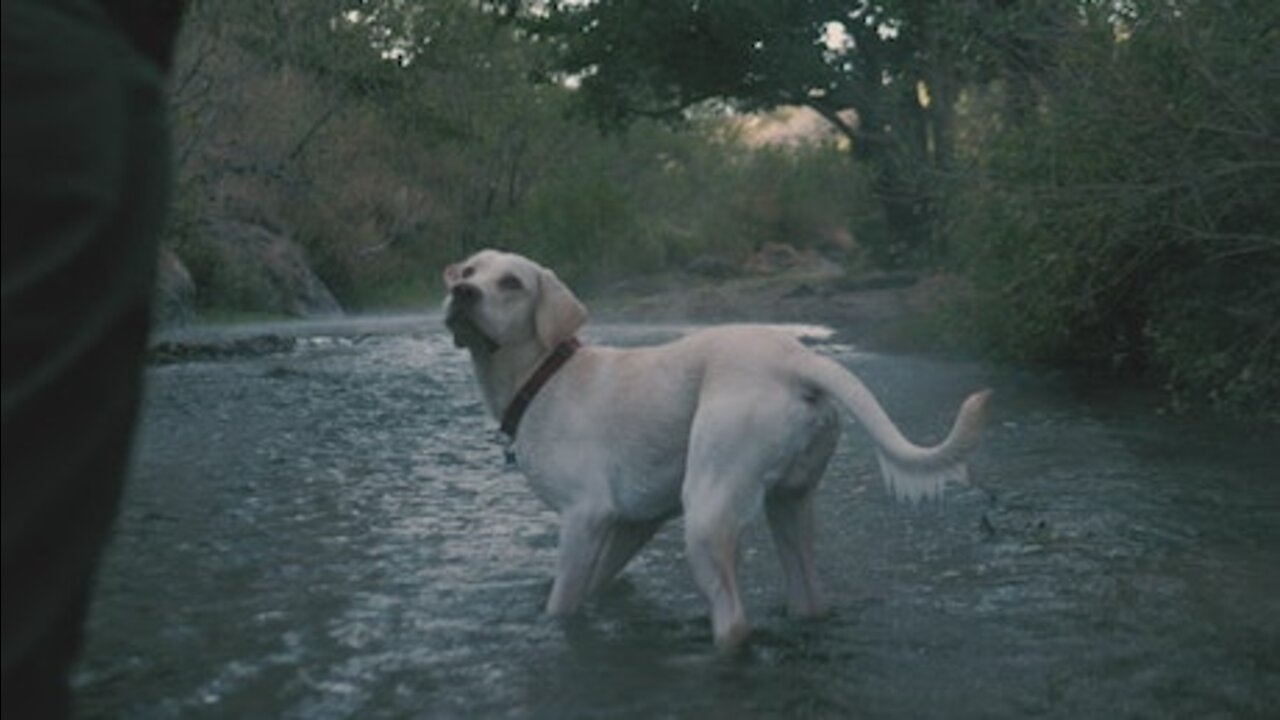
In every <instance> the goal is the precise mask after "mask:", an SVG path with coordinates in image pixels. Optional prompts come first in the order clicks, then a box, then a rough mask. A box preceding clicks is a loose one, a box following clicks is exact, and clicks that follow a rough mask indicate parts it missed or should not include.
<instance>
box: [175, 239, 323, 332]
mask: <svg viewBox="0 0 1280 720" xmlns="http://www.w3.org/2000/svg"><path fill="white" fill-rule="evenodd" d="M198 232H199V237H198V239H197V242H198V244H199V246H200V247H201V254H202V256H203V259H204V261H205V262H206V263H208V267H207V270H208V272H207V275H208V278H209V284H210V285H211V287H201V288H200V292H201V294H202V295H203V296H204V297H205V298H206V299H207V300H206V301H207V302H209V303H210V304H213V305H217V306H220V307H225V308H226V309H230V310H239V311H244V312H258V313H266V314H271V315H287V316H290V317H329V316H334V315H341V314H342V306H341V305H339V304H338V300H337V298H335V297H334V295H333V293H332V292H331V291H330V290H329V288H328V287H326V286H325V284H324V282H323V281H322V280H320V278H319V277H318V276H317V275H316V274H315V272H314V271H313V270H312V269H311V265H310V264H309V263H308V261H307V256H306V253H305V252H304V251H303V249H302V248H301V247H299V246H298V245H297V243H295V242H293V241H292V240H290V239H289V238H288V237H287V236H286V235H285V234H284V233H283V232H281V231H279V230H276V229H273V228H268V227H266V226H264V225H261V224H258V223H253V222H245V221H241V220H230V219H220V220H209V221H206V222H204V223H202V225H201V227H200V229H199V230H198Z"/></svg>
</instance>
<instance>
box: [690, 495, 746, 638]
mask: <svg viewBox="0 0 1280 720" xmlns="http://www.w3.org/2000/svg"><path fill="white" fill-rule="evenodd" d="M717 510H718V508H710V507H699V508H696V509H692V510H691V511H690V512H689V513H688V514H686V516H685V554H686V555H687V556H688V559H689V566H690V567H691V568H692V569H693V577H694V580H696V581H697V583H698V587H699V588H700V589H701V590H702V594H703V595H705V596H706V597H707V600H708V601H709V602H710V603H711V630H712V634H713V636H714V637H715V642H716V645H718V646H720V647H721V648H725V649H731V648H733V647H736V646H738V645H740V644H741V643H742V641H743V640H745V639H746V637H747V633H748V632H749V626H748V624H747V614H746V610H745V609H744V608H743V606H742V597H741V594H740V593H739V591H738V536H739V534H740V532H741V530H740V528H739V527H738V524H737V522H736V519H733V518H725V517H724V516H723V514H721V513H720V512H717Z"/></svg>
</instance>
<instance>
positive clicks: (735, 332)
mask: <svg viewBox="0 0 1280 720" xmlns="http://www.w3.org/2000/svg"><path fill="white" fill-rule="evenodd" d="M444 280H445V283H446V286H447V288H448V296H447V299H446V300H445V323H446V325H447V326H448V328H449V329H450V330H451V331H452V333H453V336H454V341H455V344H457V345H458V346H459V347H464V348H466V349H467V350H468V351H470V354H471V358H472V361H473V363H474V365H475V372H476V377H477V379H478V381H479V385H480V390H481V393H482V394H483V396H484V400H485V403H486V404H487V405H488V408H489V410H490V412H491V413H492V414H493V416H494V417H495V418H498V419H500V420H501V421H502V426H503V430H504V432H506V433H507V434H508V435H509V436H510V438H511V441H512V450H513V452H514V454H515V457H516V458H517V461H518V463H519V466H520V469H521V470H522V471H523V472H524V474H525V475H526V476H528V479H529V482H530V483H531V484H532V486H533V489H534V491H535V492H536V493H537V494H538V496H539V497H541V498H542V499H543V500H544V501H545V502H546V503H547V504H548V505H550V506H551V507H552V508H554V509H555V510H556V511H557V512H558V513H559V515H560V520H561V526H560V544H559V560H558V563H557V568H556V576H555V582H554V584H553V586H552V589H551V597H550V599H549V600H548V601H547V611H548V612H549V613H552V614H566V613H571V612H573V611H574V610H575V609H577V608H578V607H579V605H581V603H582V602H583V600H584V599H585V598H586V597H588V596H589V595H590V594H591V593H592V592H594V591H596V590H598V589H599V588H600V587H601V586H603V585H604V584H605V583H606V582H607V581H609V580H610V579H611V578H613V577H614V576H615V575H616V574H617V573H618V572H619V571H620V570H621V569H622V568H623V566H624V565H626V564H627V562H628V561H629V560H630V559H631V558H632V557H633V556H634V555H635V554H636V552H637V551H638V550H639V549H640V547H641V546H642V545H644V544H645V542H646V541H648V540H649V538H650V537H652V536H653V534H654V532H655V531H657V529H658V528H659V526H661V525H662V523H663V522H664V521H666V520H668V519H670V518H672V517H674V516H676V515H679V514H681V513H683V514H684V522H685V550H686V554H687V556H688V560H689V563H690V565H691V566H692V568H693V574H694V577H695V578H696V580H697V583H698V586H699V587H700V588H701V590H702V592H703V593H704V594H705V595H706V596H707V599H708V600H709V601H710V603H711V621H712V631H713V633H714V636H715V641H716V643H717V644H718V645H720V646H722V647H733V646H735V645H737V644H739V643H740V642H741V641H742V640H743V638H745V637H746V634H747V628H748V626H747V618H746V615H745V613H744V611H743V606H742V599H741V597H740V594H739V591H738V581H737V577H736V563H737V544H738V537H739V535H740V534H741V532H742V530H743V528H744V526H745V524H746V523H747V522H748V521H750V520H751V519H753V518H754V517H755V516H756V515H757V514H758V513H759V511H760V510H761V509H762V508H763V510H764V513H765V515H766V516H767V517H768V520H769V525H770V528H771V530H772V532H773V538H774V542H775V544H776V545H777V549H778V554H779V556H780V557H781V560H782V566H783V569H784V571H785V576H786V582H787V595H788V606H789V609H790V611H791V612H792V613H795V614H799V615H813V614H818V613H821V612H823V610H824V605H823V599H822V594H821V592H820V591H819V588H818V582H817V578H816V577H815V576H814V564H813V534H814V519H813V498H814V489H815V488H816V487H817V485H818V481H819V479H820V478H821V476H822V472H823V470H824V469H825V468H826V465H827V461H828V460H829V459H830V457H831V454H832V451H833V450H834V449H835V445H836V440H837V439H838V438H839V434H840V425H839V413H838V412H837V410H838V409H839V408H844V409H846V410H848V411H849V412H850V413H852V414H853V415H854V416H855V417H856V418H857V419H858V420H859V421H861V423H862V424H863V425H864V426H865V427H866V429H867V431H868V432H869V433H870V435H871V437H872V438H873V439H874V441H875V443H876V445H877V447H878V450H879V455H880V465H881V468H882V470H883V472H884V475H885V478H886V480H887V482H888V483H889V485H890V487H891V488H894V489H895V491H896V492H897V493H898V494H899V495H900V496H907V497H911V498H919V497H921V496H925V495H931V494H935V493H937V492H939V491H940V490H941V488H942V486H943V484H945V483H946V482H947V481H949V480H958V479H963V477H964V474H965V466H964V460H965V457H966V455H968V453H969V452H970V451H972V450H973V449H974V447H975V446H976V445H977V443H978V439H979V435H980V434H981V428H982V424H983V415H984V406H985V404H986V400H987V397H988V395H989V391H984V392H980V393H976V394H974V395H972V396H971V397H969V398H968V399H967V400H966V401H965V402H964V404H963V406H962V407H961V408H960V413H959V416H958V417H957V418H956V421H955V425H954V426H953V427H952V429H951V432H950V434H949V435H948V436H947V438H946V440H944V441H943V442H942V443H941V444H940V445H937V446H936V447H928V448H926V447H919V446H917V445H914V444H912V443H911V442H910V441H908V440H907V439H906V438H904V437H903V436H902V434H901V433H900V432H899V431H898V428H897V427H896V426H895V425H894V424H893V422H892V421H891V420H890V419H889V417H888V416H887V415H886V414H885V412H884V410H883V409H882V408H881V407H880V404H879V403H878V402H877V401H876V399H875V397H874V396H873V395H872V394H871V392H870V391H868V390H867V388H866V387H865V386H863V384H862V383H861V382H860V381H859V380H858V379H857V378H856V377H854V376H853V375H851V374H850V373H849V372H848V371H847V370H845V369H844V368H843V367H842V366H840V365H839V364H838V363H836V362H834V361H832V360H830V359H828V358H826V357H823V356H821V355H818V354H816V353H814V352H812V351H811V350H809V349H808V348H806V347H805V346H804V345H802V344H801V343H800V342H799V341H798V340H796V339H795V338H794V337H792V336H790V335H788V334H786V333H783V332H780V331H777V330H773V329H769V328H764V327H750V326H726V327H718V328H713V329H707V330H703V331H701V332H697V333H694V334H692V335H689V336H687V337H684V338H682V339H679V340H676V341H674V342H672V343H670V344H667V345H662V346H658V347H647V348H633V349H616V348H608V347H594V346H592V347H585V346H580V345H579V343H578V342H577V340H576V339H575V338H574V335H575V333H577V332H578V330H579V328H580V327H581V326H582V324H583V322H584V321H585V320H586V317H587V312H586V309H585V308H584V307H583V305H582V303H581V302H579V301H578V299H577V298H576V297H574V295H573V293H572V292H570V291H569V289H568V288H567V287H566V286H565V285H564V283H563V282H561V281H560V280H559V279H558V278H557V277H556V276H555V274H554V273H552V272H551V271H550V270H548V269H546V268H544V267H541V266H540V265H538V264H537V263H534V262H533V261H531V260H528V259H526V258H524V257H521V256H519V255H514V254H510V253H504V252H497V251H493V250H485V251H483V252H480V253H477V254H476V255H474V256H472V257H471V258H469V259H467V260H465V261H463V262H461V263H458V264H456V265H451V266H450V267H448V268H447V269H446V270H445V273H444Z"/></svg>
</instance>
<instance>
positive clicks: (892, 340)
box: [587, 273, 962, 352]
mask: <svg viewBox="0 0 1280 720" xmlns="http://www.w3.org/2000/svg"><path fill="white" fill-rule="evenodd" d="M961 290H962V285H961V282H960V281H959V280H958V279H956V278H954V277H952V276H947V275H929V274H911V273H877V274H870V275H863V276H858V277H846V276H833V275H814V274H802V273H790V274H782V275H775V276H770V277H744V278H733V279H727V280H707V279H705V278H698V277H693V276H690V275H685V274H673V275H664V276H660V277H647V278H640V279H636V280H632V281H627V282H623V283H616V284H614V285H611V286H608V287H606V288H602V289H600V290H598V291H595V292H592V293H590V294H589V296H588V300H587V304H588V305H589V306H590V308H591V311H592V316H593V318H595V319H597V320H602V321H610V322H624V321H625V322H800V323H818V324H822V325H827V326H830V327H832V328H834V329H836V330H837V331H839V332H840V333H842V334H844V335H846V336H847V337H849V338H850V339H852V340H855V341H856V342H858V343H859V344H860V345H862V346H864V347H868V348H874V349H877V350H883V351H898V352H904V351H912V352H920V351H927V350H932V349H937V348H938V347H939V346H940V344H941V342H940V340H941V339H940V338H938V337H937V332H938V328H939V327H941V322H940V320H939V317H940V313H941V311H942V309H943V307H944V306H945V304H946V302H947V301H948V299H950V298H953V297H955V296H956V294H957V293H959V292H961Z"/></svg>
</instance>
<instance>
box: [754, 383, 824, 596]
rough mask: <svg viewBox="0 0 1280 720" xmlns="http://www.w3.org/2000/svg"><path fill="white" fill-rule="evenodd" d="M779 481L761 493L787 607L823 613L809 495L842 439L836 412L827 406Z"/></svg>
mask: <svg viewBox="0 0 1280 720" xmlns="http://www.w3.org/2000/svg"><path fill="white" fill-rule="evenodd" d="M813 430H814V431H813V433H812V435H811V436H810V438H809V441H808V443H807V444H806V446H805V447H804V448H803V449H802V450H801V452H800V453H799V454H798V455H797V457H796V458H795V461H794V462H793V463H792V465H791V469H790V470H789V471H788V473H787V476H786V479H785V481H784V482H783V484H782V485H781V486H779V487H776V488H774V489H773V490H772V491H770V492H769V493H768V494H767V495H766V496H765V501H764V509H765V515H766V516H767V517H768V518H769V529H770V530H771V531H772V532H773V544H774V546H775V547H776V548H777V551H778V560H779V561H780V562H781V563H782V572H783V575H784V576H785V577H786V583H787V609H788V611H789V612H790V613H791V614H792V615H795V616H797V617H813V616H815V615H822V614H824V613H825V612H826V611H827V607H826V602H825V601H824V600H823V598H822V591H821V589H820V588H819V584H818V577H817V574H816V572H815V570H814V561H813V541H814V518H813V496H814V492H815V491H816V490H817V487H818V482H819V481H820V480H821V479H822V473H823V472H824V471H825V470H826V468H827V463H828V462H829V461H830V460H831V455H832V453H833V452H835V448H836V442H837V440H839V438H840V423H839V418H838V416H836V415H835V413H834V411H832V410H831V409H830V408H826V409H825V410H824V411H823V413H822V414H821V415H819V416H818V417H817V418H816V424H815V425H814V428H813Z"/></svg>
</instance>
